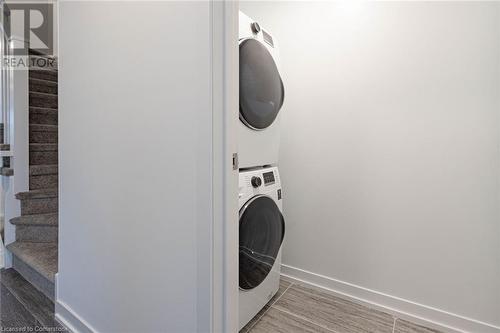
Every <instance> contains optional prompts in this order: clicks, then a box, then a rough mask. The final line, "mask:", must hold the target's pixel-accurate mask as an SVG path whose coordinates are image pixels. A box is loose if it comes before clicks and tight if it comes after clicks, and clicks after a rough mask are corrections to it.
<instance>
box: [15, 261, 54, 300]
mask: <svg viewBox="0 0 500 333" xmlns="http://www.w3.org/2000/svg"><path fill="white" fill-rule="evenodd" d="M12 265H13V267H14V269H15V270H16V271H17V272H18V273H19V274H21V276H22V277H23V278H25V279H26V280H27V281H28V282H29V283H31V284H32V285H33V286H34V287H35V288H36V289H38V290H39V291H41V292H42V293H43V294H44V295H45V296H47V297H48V298H49V299H50V300H52V301H54V295H55V290H54V283H53V282H52V281H49V280H48V279H46V278H45V277H43V276H42V275H41V274H40V273H38V272H37V271H35V270H34V269H32V268H31V267H29V266H28V265H26V264H25V263H24V262H23V261H22V260H21V259H19V258H18V257H17V256H15V255H14V256H12Z"/></svg>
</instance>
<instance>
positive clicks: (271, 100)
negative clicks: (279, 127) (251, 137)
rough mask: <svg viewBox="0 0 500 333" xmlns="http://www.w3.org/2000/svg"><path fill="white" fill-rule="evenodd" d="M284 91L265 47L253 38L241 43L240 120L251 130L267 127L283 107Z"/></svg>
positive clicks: (274, 64) (272, 60)
mask: <svg viewBox="0 0 500 333" xmlns="http://www.w3.org/2000/svg"><path fill="white" fill-rule="evenodd" d="M284 96H285V90H284V88H283V82H282V81H281V76H280V74H279V72H278V68H277V67H276V63H275V62H274V59H273V57H272V55H271V54H270V53H269V51H268V50H267V48H266V47H265V46H264V45H263V44H262V43H261V42H259V41H258V40H256V39H253V38H248V39H244V40H243V41H242V42H241V43H240V119H241V121H242V122H243V123H244V124H245V125H247V126H248V127H250V128H251V129H254V130H262V129H265V128H266V127H269V126H270V125H271V124H272V123H273V122H274V120H275V119H276V117H277V116H278V112H279V111H280V109H281V106H282V105H283V100H284Z"/></svg>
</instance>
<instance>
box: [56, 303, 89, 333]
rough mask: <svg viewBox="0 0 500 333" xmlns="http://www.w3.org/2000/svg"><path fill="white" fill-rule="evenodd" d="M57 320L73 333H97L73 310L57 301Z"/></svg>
mask: <svg viewBox="0 0 500 333" xmlns="http://www.w3.org/2000/svg"><path fill="white" fill-rule="evenodd" d="M55 305H56V314H55V317H56V320H57V321H58V322H59V323H61V325H63V326H64V327H66V328H67V329H68V330H69V331H70V332H72V333H96V332H97V331H96V330H94V329H93V328H92V326H90V325H89V324H88V323H87V322H86V321H85V320H83V319H82V318H80V316H78V315H77V314H76V313H75V312H74V311H73V310H71V308H70V307H69V306H68V305H67V304H65V303H64V302H61V301H59V300H58V301H56V304H55Z"/></svg>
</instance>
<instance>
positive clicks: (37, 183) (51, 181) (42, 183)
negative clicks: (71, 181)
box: [30, 174, 58, 190]
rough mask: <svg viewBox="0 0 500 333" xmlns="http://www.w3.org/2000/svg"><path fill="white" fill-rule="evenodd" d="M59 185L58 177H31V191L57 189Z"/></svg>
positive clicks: (55, 175)
mask: <svg viewBox="0 0 500 333" xmlns="http://www.w3.org/2000/svg"><path fill="white" fill-rule="evenodd" d="M57 185H58V175H57V174H52V175H39V176H30V190H39V189H43V188H56V187H57Z"/></svg>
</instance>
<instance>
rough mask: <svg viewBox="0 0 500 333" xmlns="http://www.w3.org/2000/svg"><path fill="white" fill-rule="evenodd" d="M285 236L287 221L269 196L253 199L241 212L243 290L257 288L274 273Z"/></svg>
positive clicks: (241, 282) (241, 272)
mask: <svg viewBox="0 0 500 333" xmlns="http://www.w3.org/2000/svg"><path fill="white" fill-rule="evenodd" d="M284 235H285V221H284V219H283V215H282V214H281V212H280V210H279V208H278V206H277V205H276V203H275V202H274V200H273V199H271V198H270V197H268V196H265V195H259V196H255V197H253V198H252V199H250V200H249V201H248V202H247V203H246V204H245V206H243V208H242V209H241V210H240V248H239V258H240V279H239V280H240V288H241V289H244V290H249V289H253V288H255V287H257V286H258V285H259V284H261V282H262V281H264V279H265V278H266V276H267V275H268V274H269V272H270V271H271V268H272V267H273V265H274V262H275V261H276V257H277V255H278V252H279V250H280V247H281V243H282V242H283V237H284Z"/></svg>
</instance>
